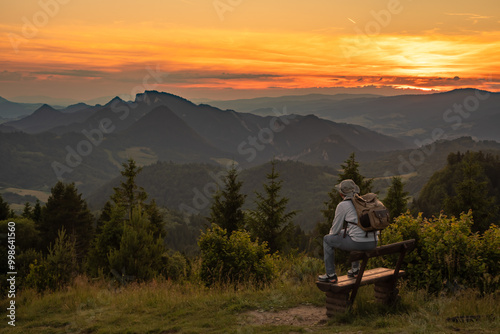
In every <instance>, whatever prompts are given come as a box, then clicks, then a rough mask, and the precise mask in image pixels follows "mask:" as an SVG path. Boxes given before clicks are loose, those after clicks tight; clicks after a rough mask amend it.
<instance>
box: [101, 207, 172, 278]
mask: <svg viewBox="0 0 500 334" xmlns="http://www.w3.org/2000/svg"><path fill="white" fill-rule="evenodd" d="M131 213H132V215H131V216H130V220H129V222H128V223H127V224H125V225H124V227H123V233H122V236H121V239H120V247H119V249H114V250H110V252H109V255H108V260H109V265H110V267H111V269H112V270H113V272H114V273H118V274H119V275H124V276H127V277H131V278H134V279H136V280H139V281H145V280H149V279H152V278H154V277H155V276H158V275H160V273H161V271H162V269H163V264H162V255H163V253H164V251H165V248H164V246H163V242H162V240H161V239H158V238H155V237H154V236H153V232H152V231H151V227H150V221H149V219H148V218H147V216H146V215H143V214H142V213H141V208H139V207H135V208H132V211H131Z"/></svg>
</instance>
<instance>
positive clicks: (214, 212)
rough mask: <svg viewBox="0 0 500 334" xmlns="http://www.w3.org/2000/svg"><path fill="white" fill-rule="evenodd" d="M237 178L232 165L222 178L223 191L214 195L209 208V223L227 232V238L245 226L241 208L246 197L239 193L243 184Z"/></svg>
mask: <svg viewBox="0 0 500 334" xmlns="http://www.w3.org/2000/svg"><path fill="white" fill-rule="evenodd" d="M237 178H238V172H237V170H236V168H235V167H234V165H233V166H232V168H231V169H230V170H228V172H227V175H226V177H225V178H224V189H222V190H219V191H217V192H216V193H215V195H214V202H213V204H212V207H211V208H210V218H209V219H210V221H211V222H212V223H215V224H217V225H219V226H220V227H222V228H223V229H225V230H227V234H228V237H229V236H230V235H231V233H233V231H236V230H238V229H240V228H242V227H243V226H244V224H245V217H244V214H243V210H242V206H243V203H244V202H245V198H246V195H243V194H241V193H240V189H241V186H242V185H243V182H241V181H238V180H237Z"/></svg>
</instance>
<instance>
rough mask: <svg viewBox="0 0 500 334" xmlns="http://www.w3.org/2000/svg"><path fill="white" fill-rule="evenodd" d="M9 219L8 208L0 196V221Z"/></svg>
mask: <svg viewBox="0 0 500 334" xmlns="http://www.w3.org/2000/svg"><path fill="white" fill-rule="evenodd" d="M9 217H10V206H9V204H8V203H7V202H4V200H3V198H2V195H0V220H5V219H7V218H9Z"/></svg>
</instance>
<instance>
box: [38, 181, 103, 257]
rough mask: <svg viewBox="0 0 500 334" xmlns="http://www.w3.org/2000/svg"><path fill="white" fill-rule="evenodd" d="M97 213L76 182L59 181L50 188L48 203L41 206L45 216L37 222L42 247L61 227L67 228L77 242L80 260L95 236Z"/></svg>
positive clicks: (53, 238) (76, 247)
mask: <svg viewBox="0 0 500 334" xmlns="http://www.w3.org/2000/svg"><path fill="white" fill-rule="evenodd" d="M93 223H94V217H93V216H92V214H91V213H90V210H89V209H88V207H87V203H86V202H85V200H83V199H82V195H81V194H78V192H77V189H76V187H75V184H74V183H71V184H64V183H62V182H60V181H59V182H58V183H57V184H56V185H55V186H54V187H53V188H52V190H51V195H50V197H49V199H48V200H47V204H46V205H45V206H44V207H43V208H42V216H41V219H40V222H39V224H38V227H39V230H40V234H41V239H42V250H46V249H47V246H48V245H49V244H50V243H54V241H55V239H56V238H57V233H58V231H59V230H60V229H61V228H64V229H65V230H66V231H67V234H68V236H69V237H70V238H71V240H72V242H74V243H75V249H76V254H77V258H78V260H79V261H81V260H82V259H83V258H84V257H85V255H86V253H87V250H88V247H89V245H90V241H91V240H92V237H93Z"/></svg>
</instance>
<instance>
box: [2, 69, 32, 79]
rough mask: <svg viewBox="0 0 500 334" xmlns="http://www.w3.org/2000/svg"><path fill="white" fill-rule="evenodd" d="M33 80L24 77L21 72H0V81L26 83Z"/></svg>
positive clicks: (30, 77)
mask: <svg viewBox="0 0 500 334" xmlns="http://www.w3.org/2000/svg"><path fill="white" fill-rule="evenodd" d="M35 79H36V78H35V77H32V76H29V75H26V74H24V73H22V72H13V71H1V72H0V81H27V80H35Z"/></svg>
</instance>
